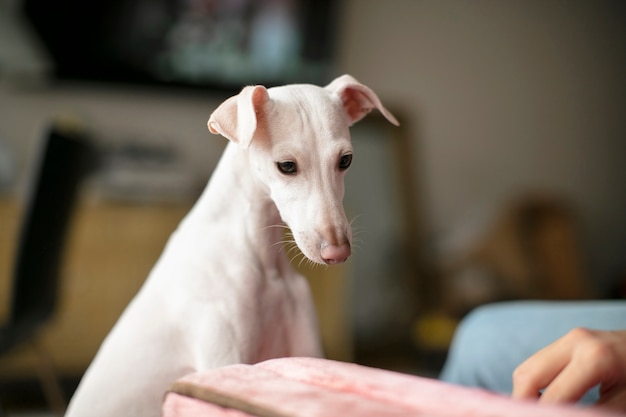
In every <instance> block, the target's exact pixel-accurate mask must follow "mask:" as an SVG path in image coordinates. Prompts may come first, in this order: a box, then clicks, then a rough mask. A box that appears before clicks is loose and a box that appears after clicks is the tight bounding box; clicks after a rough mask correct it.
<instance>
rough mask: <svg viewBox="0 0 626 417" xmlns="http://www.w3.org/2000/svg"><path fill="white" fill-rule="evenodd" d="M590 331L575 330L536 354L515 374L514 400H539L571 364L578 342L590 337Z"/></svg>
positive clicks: (520, 366)
mask: <svg viewBox="0 0 626 417" xmlns="http://www.w3.org/2000/svg"><path fill="white" fill-rule="evenodd" d="M589 332H590V331H589V330H586V329H575V330H572V331H571V332H569V333H568V334H567V335H565V336H563V337H562V338H560V339H558V340H557V341H556V342H554V343H552V344H550V345H548V346H547V347H545V348H543V349H541V350H540V351H539V352H537V353H535V354H534V355H533V356H531V357H530V358H528V359H527V360H526V361H524V362H523V363H522V364H521V365H519V366H518V367H517V368H516V369H515V371H514V372H513V393H512V396H513V398H520V399H522V398H538V397H539V390H541V389H543V388H545V387H547V386H548V385H549V384H550V383H551V382H552V381H553V380H554V379H555V378H556V377H557V375H559V373H561V372H562V371H563V369H565V367H566V366H567V364H568V363H569V362H570V360H571V357H572V352H573V349H574V347H575V346H576V344H577V341H579V340H582V339H585V338H587V337H588V336H589Z"/></svg>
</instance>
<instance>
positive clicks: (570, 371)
mask: <svg viewBox="0 0 626 417" xmlns="http://www.w3.org/2000/svg"><path fill="white" fill-rule="evenodd" d="M613 363H614V354H613V352H612V349H611V347H610V346H608V345H607V344H606V343H604V342H603V341H602V340H600V339H595V338H589V339H586V340H583V341H581V342H579V343H578V344H577V345H576V347H575V348H574V350H573V352H572V356H571V361H570V362H569V363H568V364H567V366H566V367H565V368H563V370H562V371H561V372H560V373H559V374H558V375H557V376H556V377H555V378H554V380H552V382H551V383H550V384H549V385H548V386H547V387H546V389H545V391H544V392H543V395H542V396H541V401H542V402H553V403H556V402H575V401H578V400H579V399H580V398H581V397H582V396H583V395H585V393H586V392H587V391H589V390H590V389H591V388H593V387H594V386H595V385H598V384H600V383H610V381H611V380H612V379H614V376H613V375H612V373H613V372H614V371H613V369H614V367H613V365H612V364H613Z"/></svg>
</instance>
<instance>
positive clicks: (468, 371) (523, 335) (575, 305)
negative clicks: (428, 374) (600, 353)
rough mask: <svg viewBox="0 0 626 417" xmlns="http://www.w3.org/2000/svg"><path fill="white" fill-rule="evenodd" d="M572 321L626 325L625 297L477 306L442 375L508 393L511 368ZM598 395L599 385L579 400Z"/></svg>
mask: <svg viewBox="0 0 626 417" xmlns="http://www.w3.org/2000/svg"><path fill="white" fill-rule="evenodd" d="M574 327H587V328H590V329H594V330H620V329H626V301H623V300H610V301H609V300H606V301H567V302H565V301H514V302H502V303H496V304H489V305H485V306H482V307H479V308H477V309H476V310H474V311H473V312H471V313H470V314H469V315H468V316H466V317H465V318H464V319H463V320H462V321H461V324H460V325H459V327H458V328H457V330H456V333H455V335H454V339H453V341H452V345H451V347H450V351H449V353H448V358H447V359H446V363H445V365H444V367H443V370H442V372H441V375H440V379H442V380H444V381H447V382H450V383H454V384H460V385H465V386H471V387H480V388H485V389H488V390H491V391H495V392H499V393H503V394H510V393H511V391H512V389H513V384H512V380H511V375H512V373H513V370H514V369H515V368H516V367H517V366H518V365H519V364H521V363H522V362H523V361H524V360H526V359H527V358H528V357H530V356H531V355H532V354H534V353H535V352H537V351H538V350H540V349H541V348H543V347H545V346H547V345H549V344H550V343H552V342H554V341H555V340H557V339H558V338H560V337H561V336H564V335H565V334H566V333H567V332H569V331H570V330H572V329H573V328H574ZM597 399H598V389H597V387H596V388H594V389H593V390H591V391H589V392H588V393H587V394H586V395H585V396H584V397H583V399H582V400H581V402H582V403H584V404H592V403H594V402H595V401H596V400H597Z"/></svg>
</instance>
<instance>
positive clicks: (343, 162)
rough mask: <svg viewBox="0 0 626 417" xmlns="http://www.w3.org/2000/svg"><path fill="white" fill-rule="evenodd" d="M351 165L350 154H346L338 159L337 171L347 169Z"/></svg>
mask: <svg viewBox="0 0 626 417" xmlns="http://www.w3.org/2000/svg"><path fill="white" fill-rule="evenodd" d="M351 163H352V154H350V153H347V154H345V155H344V156H342V157H341V159H339V169H342V170H343V169H348V167H349V166H350V164H351Z"/></svg>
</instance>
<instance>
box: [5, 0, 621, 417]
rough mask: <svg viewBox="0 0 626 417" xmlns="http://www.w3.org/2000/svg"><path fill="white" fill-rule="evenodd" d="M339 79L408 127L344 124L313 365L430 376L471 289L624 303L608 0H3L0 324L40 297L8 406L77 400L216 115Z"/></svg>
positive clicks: (10, 362) (316, 285)
mask: <svg viewBox="0 0 626 417" xmlns="http://www.w3.org/2000/svg"><path fill="white" fill-rule="evenodd" d="M343 73H350V74H351V75H353V76H354V77H355V78H357V79H358V80H359V81H361V82H363V83H364V84H366V85H368V86H369V87H371V88H372V89H373V90H374V91H376V93H377V94H378V95H379V97H380V98H381V100H382V102H383V103H384V104H385V106H386V107H388V108H389V109H390V110H391V111H392V112H393V113H394V114H395V115H396V116H397V117H398V119H399V120H400V122H401V126H400V127H399V128H396V127H393V126H391V125H389V124H388V123H386V122H385V121H384V120H383V119H382V118H381V117H380V116H379V115H377V114H372V115H371V116H369V117H368V118H367V119H365V120H364V121H362V122H360V123H359V124H357V125H355V126H354V128H353V142H354V146H355V160H354V164H353V168H352V169H351V171H350V173H349V175H348V177H347V179H346V182H347V195H346V209H347V211H348V212H349V213H350V216H352V217H356V220H355V223H354V224H355V230H356V233H355V235H356V237H357V246H358V247H357V249H356V250H355V253H354V255H353V256H352V257H351V259H350V260H349V262H348V263H346V264H345V265H342V266H339V267H334V268H312V269H310V270H306V271H304V272H305V273H306V274H307V275H308V276H309V278H310V282H311V285H312V287H313V290H314V295H315V299H316V303H317V306H318V310H319V315H320V326H321V331H322V336H323V339H324V345H325V348H326V352H327V355H328V357H330V358H333V359H339V360H347V361H356V362H359V363H363V364H367V365H372V366H379V367H383V368H388V369H394V370H399V371H402V372H410V373H416V374H420V375H427V376H436V375H437V372H438V370H439V368H440V366H441V363H442V361H443V360H444V358H445V353H446V349H447V346H448V343H449V341H450V337H451V335H452V332H453V330H454V327H455V325H456V323H457V322H458V320H459V319H460V318H462V317H463V315H464V314H466V313H467V312H468V311H470V310H471V309H472V308H474V307H476V306H478V305H480V304H484V303H488V302H494V301H502V300H510V299H530V298H541V299H590V298H624V297H625V296H626V255H625V251H624V248H625V247H626V117H625V116H626V115H625V114H624V109H626V78H625V77H624V74H626V5H625V4H624V3H623V2H621V1H619V0H615V1H610V0H594V1H590V0H572V1H564V0H542V1H539V0H530V1H524V2H508V1H500V0H478V1H473V2H466V1H460V0H459V1H453V0H389V1H385V2H382V1H376V0H324V1H313V0H274V1H271V0H267V1H261V0H259V1H253V0H159V1H156V0H150V1H148V0H117V1H90V2H81V1H77V0H0V322H4V324H3V326H4V327H3V332H2V333H0V339H1V338H2V337H5V335H7V334H10V333H11V328H12V326H13V327H16V326H14V322H15V321H16V317H18V316H20V311H21V310H20V309H19V308H17V307H16V304H19V303H20V302H23V300H24V299H30V298H32V297H30V296H31V295H32V294H37V295H41V294H43V295H44V297H43V298H44V299H45V300H44V301H42V302H27V303H26V304H27V309H32V310H34V311H35V312H37V314H36V316H37V319H36V320H34V321H33V322H32V323H30V322H29V323H30V324H29V325H28V326H26V328H27V330H25V331H23V332H22V331H21V333H19V334H20V337H12V338H9V339H10V340H11V341H12V342H11V343H9V342H6V343H4V342H3V343H0V347H2V349H0V353H1V354H2V355H1V356H0V404H2V405H3V406H4V408H5V409H6V410H7V412H8V413H13V412H17V411H21V410H22V411H23V410H26V409H31V410H32V409H41V410H45V409H49V408H52V409H55V410H59V409H61V408H62V406H63V402H64V401H65V400H66V399H67V398H68V397H69V396H70V395H71V392H72V390H73V389H74V387H75V385H76V383H77V382H78V380H79V379H80V376H81V375H82V373H83V372H84V370H85V368H86V366H87V365H88V364H89V362H90V360H91V358H92V357H93V355H94V354H95V351H96V350H97V348H98V346H99V344H100V343H101V341H102V339H103V338H104V336H105V335H106V333H107V332H108V330H109V329H110V327H111V326H112V325H113V323H114V322H115V320H116V319H117V317H118V316H119V314H120V313H121V311H122V309H123V308H124V307H125V305H126V304H127V303H128V301H129V300H130V299H131V298H132V296H133V295H134V293H135V292H136V291H137V289H138V288H139V287H140V286H141V284H142V282H143V280H144V279H145V277H146V276H147V274H148V272H149V270H150V268H151V266H152V265H153V264H154V262H155V261H156V259H157V258H158V256H159V254H160V252H161V249H162V247H163V245H164V243H165V241H166V239H167V237H168V236H169V234H170V233H171V232H172V231H173V230H174V228H175V227H176V225H177V223H178V222H179V221H180V219H181V218H182V217H183V216H184V214H185V213H186V212H187V211H188V210H189V208H190V207H191V206H192V205H193V203H194V201H195V199H196V198H197V196H198V194H199V193H200V191H201V190H202V188H203V187H204V185H205V184H206V181H207V179H208V178H209V176H210V174H211V172H212V169H213V168H214V166H215V164H216V162H217V160H218V159H219V157H220V154H221V151H222V149H223V147H224V146H225V139H223V138H221V137H218V136H213V135H210V134H209V132H208V131H207V129H206V121H207V119H208V116H209V114H210V113H211V112H212V110H213V109H215V107H217V105H218V104H219V103H221V102H222V101H223V100H224V99H225V98H227V97H228V96H230V95H233V94H236V93H237V91H238V90H239V89H240V88H241V86H243V85H246V84H256V83H258V84H265V85H268V86H271V85H277V84H283V83H292V82H312V83H316V84H320V85H324V84H326V83H328V82H330V81H331V80H332V79H333V78H334V77H336V76H338V75H341V74H343ZM66 142H69V143H72V144H76V143H77V142H80V143H83V144H85V146H83V147H82V148H81V150H80V151H76V150H75V151H70V152H66V153H63V152H61V151H58V152H57V151H54V149H57V148H58V149H64V148H63V145H55V144H58V143H66ZM55 146H56V148H55ZM70 147H71V146H70ZM72 158H74V159H72ZM75 160H79V161H82V163H80V164H77V165H76V166H75V169H74V170H73V171H71V172H70V174H65V175H66V176H67V178H70V179H73V182H74V183H75V184H74V185H75V188H76V189H75V190H74V189H71V190H70V191H67V192H63V193H60V192H59V191H57V190H55V186H58V182H57V185H55V184H52V185H50V184H48V185H46V184H45V181H41V177H42V176H43V177H49V178H52V176H51V175H52V174H50V175H47V174H46V175H42V173H46V172H48V171H46V170H47V169H54V168H55V167H56V168H57V169H59V168H68V167H74V163H75ZM46 161H52V162H46ZM72 161H74V162H72ZM46 164H48V165H46ZM50 164H52V165H50ZM46 167H47V168H46ZM50 167H52V168H50ZM59 175H61V174H59ZM60 178H62V177H60ZM46 187H48V188H46ZM50 187H52V188H50ZM46 189H48V191H46ZM50 190H52V191H50ZM74 191H75V192H74ZM39 195H41V196H43V197H41V198H38V197H37V196H39ZM46 195H47V200H46V197H45V196H46ZM58 195H62V196H64V197H63V198H64V200H63V201H66V202H67V204H60V206H63V207H60V208H59V210H60V211H59V213H60V214H55V215H54V218H55V219H62V218H65V217H67V221H64V222H59V225H58V227H56V228H55V229H54V230H50V227H48V228H46V227H44V228H43V229H38V228H37V227H36V226H32V225H31V223H32V224H36V223H37V222H36V221H34V220H33V219H36V218H37V215H36V214H35V213H38V212H39V211H41V212H42V213H43V214H41V216H44V217H42V218H45V215H46V213H48V215H52V213H53V210H52V207H55V205H54V204H55V203H54V202H58V201H60V198H61V197H56V196H58ZM46 201H47V202H46ZM35 206H36V207H38V208H39V211H37V209H36V208H34V207H35ZM55 224H56V223H55ZM29 233H30V234H29ZM53 233H54V235H52V234H53ZM29 239H30V241H33V242H35V243H33V245H34V246H39V247H40V248H39V250H40V251H43V252H40V255H39V256H38V255H37V251H36V250H35V251H29V250H27V249H25V248H28V247H30V246H29V245H27V244H25V243H24V241H28V240H29ZM46 242H47V243H48V244H49V246H48V247H46V245H45V243H46ZM57 252H58V253H57ZM33 253H34V255H33ZM41 253H43V254H48V255H47V256H46V255H41ZM50 254H55V256H54V257H52V255H50ZM43 258H54V259H48V260H47V262H50V263H49V265H50V267H46V266H45V265H48V264H45V265H44V263H43V261H42V259H43ZM21 264H24V265H42V266H41V268H40V269H41V270H42V271H44V272H47V273H48V275H50V276H48V275H46V273H42V272H41V271H35V272H30V273H27V272H23V271H24V269H25V267H24V268H21V267H18V265H21ZM26 269H28V268H26ZM56 272H58V274H57V273H56ZM20 280H26V281H28V283H27V284H18V282H20ZM16 288H18V290H16ZM35 298H36V297H35ZM41 303H43V304H45V307H46V308H41ZM38 306H39V307H38ZM7 329H8V330H7ZM13 342H15V343H13ZM18 342H19V343H18ZM0 413H1V411H0Z"/></svg>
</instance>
